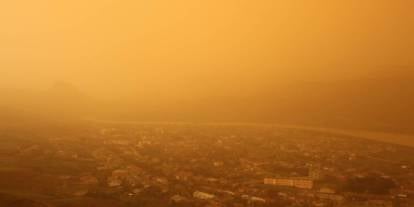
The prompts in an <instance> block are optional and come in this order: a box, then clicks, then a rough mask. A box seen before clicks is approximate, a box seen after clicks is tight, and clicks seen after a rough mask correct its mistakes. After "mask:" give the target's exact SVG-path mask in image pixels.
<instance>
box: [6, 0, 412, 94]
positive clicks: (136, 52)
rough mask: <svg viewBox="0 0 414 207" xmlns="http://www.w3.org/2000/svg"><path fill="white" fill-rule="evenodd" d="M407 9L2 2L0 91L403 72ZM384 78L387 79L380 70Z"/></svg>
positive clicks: (304, 1) (246, 1)
mask: <svg viewBox="0 0 414 207" xmlns="http://www.w3.org/2000/svg"><path fill="white" fill-rule="evenodd" d="M413 8H414V1H412V0H366V1H361V0H348V1H332V0H314V1H309V0H291V1H287V0H286V1H278V0H259V1H251V0H206V1H197V0H177V1H169V0H151V1H140V0H123V1H115V0H71V1H56V0H36V1H35V0H13V1H1V3H0V25H1V30H0V87H32V88H47V87H49V86H50V85H51V84H52V83H54V82H56V81H68V82H72V83H74V84H75V85H77V86H79V87H80V88H82V90H84V91H86V92H88V93H91V94H96V95H98V96H107V97H123V96H130V95H131V94H142V95H148V94H163V95H164V96H180V95H188V94H193V93H198V94H200V93H201V94H203V93H208V92H212V91H213V92H214V91H217V92H218V91H222V90H224V91H228V92H235V93H237V92H243V91H245V90H247V89H250V90H256V89H258V90H259V89H260V88H265V87H269V86H272V84H274V83H275V82H281V81H289V80H314V79H324V78H327V79H331V78H333V79H336V78H343V77H354V76H357V75H361V74H366V73H368V72H370V71H373V70H374V71H375V70H378V69H380V70H384V69H389V70H392V68H393V67H400V66H402V67H406V68H410V67H412V66H414V49H413V48H414V12H413ZM390 72H391V71H390Z"/></svg>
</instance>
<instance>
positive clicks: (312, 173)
mask: <svg viewBox="0 0 414 207" xmlns="http://www.w3.org/2000/svg"><path fill="white" fill-rule="evenodd" d="M309 178H311V179H313V180H319V179H321V166H320V165H318V164H314V165H312V166H311V167H310V169H309Z"/></svg>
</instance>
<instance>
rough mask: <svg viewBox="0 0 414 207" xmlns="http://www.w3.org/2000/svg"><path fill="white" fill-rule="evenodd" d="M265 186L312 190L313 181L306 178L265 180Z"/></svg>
mask: <svg viewBox="0 0 414 207" xmlns="http://www.w3.org/2000/svg"><path fill="white" fill-rule="evenodd" d="M264 184H265V185H276V186H286V187H294V188H300V189H312V188H313V180H312V179H309V178H307V177H297V178H296V177H295V178H265V179H264Z"/></svg>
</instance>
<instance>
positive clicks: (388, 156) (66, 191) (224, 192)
mask: <svg viewBox="0 0 414 207" xmlns="http://www.w3.org/2000/svg"><path fill="white" fill-rule="evenodd" d="M0 139H1V142H2V143H3V144H2V145H1V149H0V161H1V166H2V167H1V168H0V174H1V176H0V194H5V195H6V194H8V195H9V196H10V194H12V192H24V193H21V194H24V195H26V196H22V197H24V198H27V199H30V200H32V201H33V202H35V201H36V202H39V204H40V203H42V205H44V206H65V207H69V206H77V207H78V206H81V207H82V206H120V207H123V206H152V207H154V206H196V207H197V206H200V207H201V206H203V207H204V206H210V207H221V206H223V207H225V206H234V207H243V206H255V207H256V206H278V207H302V206H303V207H335V206H343V207H358V206H369V207H371V206H373V207H404V206H407V207H408V206H413V205H414V198H413V195H414V149H413V148H410V147H405V146H399V145H392V144H386V143H381V142H376V141H372V140H367V139H363V138H358V137H350V136H345V135H338V134H330V133H324V132H316V131H311V130H303V129H291V128H289V129H287V128H281V127H276V126H272V125H236V124H174V123H163V124H161V123H160V124H149V123H147V124H145V123H142V124H125V123H94V124H90V125H87V126H82V127H79V128H77V129H72V128H65V127H61V128H57V129H54V130H50V129H47V128H44V129H41V130H40V129H38V130H37V131H36V133H33V131H31V132H27V131H18V130H13V129H10V130H1V134H0ZM0 197H4V195H2V196H0ZM0 200H1V199H0ZM0 202H1V201H0ZM9 206H12V205H11V204H10V205H9Z"/></svg>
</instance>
